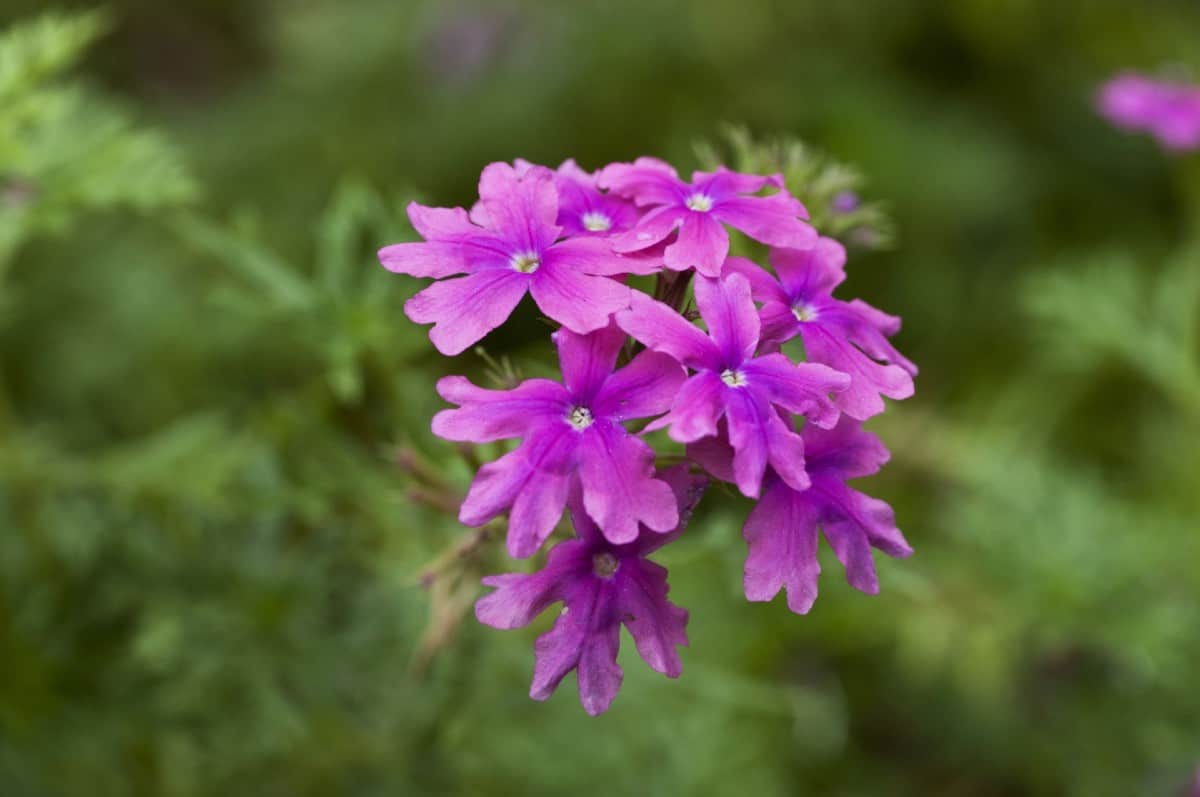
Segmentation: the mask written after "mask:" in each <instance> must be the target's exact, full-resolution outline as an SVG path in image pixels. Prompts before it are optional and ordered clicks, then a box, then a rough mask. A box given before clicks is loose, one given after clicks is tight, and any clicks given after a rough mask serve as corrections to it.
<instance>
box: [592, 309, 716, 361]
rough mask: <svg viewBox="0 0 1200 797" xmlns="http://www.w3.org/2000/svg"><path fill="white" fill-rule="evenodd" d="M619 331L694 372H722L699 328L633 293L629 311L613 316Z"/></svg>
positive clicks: (713, 345) (710, 345)
mask: <svg viewBox="0 0 1200 797" xmlns="http://www.w3.org/2000/svg"><path fill="white" fill-rule="evenodd" d="M616 321H617V324H618V325H619V326H620V327H621V329H623V330H625V331H626V332H627V333H629V334H630V335H632V336H633V337H634V338H635V339H636V340H638V341H639V342H641V343H642V344H644V345H645V346H647V347H648V348H651V349H653V350H654V351H659V352H662V353H663V354H669V355H671V356H672V357H674V358H675V359H676V360H678V361H679V362H681V363H682V364H684V365H686V366H688V367H689V368H694V369H696V370H715V369H720V368H721V355H720V351H719V350H718V349H717V346H716V344H715V343H713V342H712V340H710V339H709V337H708V336H707V335H705V334H704V333H703V332H702V331H701V330H700V329H699V328H697V327H696V326H694V325H692V324H691V323H689V322H688V320H687V319H686V318H684V317H683V316H681V315H680V314H679V313H677V312H675V311H674V310H672V309H671V308H670V307H668V306H667V305H665V304H663V303H662V302H656V301H654V300H653V299H651V298H650V297H649V296H646V295H645V294H644V293H641V292H638V291H635V292H634V293H633V297H632V302H631V305H630V308H629V309H628V310H624V311H621V312H619V313H617V315H616Z"/></svg>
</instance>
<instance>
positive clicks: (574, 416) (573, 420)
mask: <svg viewBox="0 0 1200 797" xmlns="http://www.w3.org/2000/svg"><path fill="white" fill-rule="evenodd" d="M595 422H596V419H595V418H593V417H592V411H591V410H589V409H588V408H587V407H572V408H571V411H570V412H568V413H567V423H569V424H571V426H572V427H573V428H574V429H576V430H577V431H580V432H582V431H583V430H584V429H586V428H588V427H589V426H591V425H592V424H593V423H595Z"/></svg>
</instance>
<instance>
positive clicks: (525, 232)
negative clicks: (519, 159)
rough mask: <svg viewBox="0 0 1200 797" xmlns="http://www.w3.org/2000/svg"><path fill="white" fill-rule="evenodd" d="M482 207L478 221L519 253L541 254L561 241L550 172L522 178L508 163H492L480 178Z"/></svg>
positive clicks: (539, 170)
mask: <svg viewBox="0 0 1200 797" xmlns="http://www.w3.org/2000/svg"><path fill="white" fill-rule="evenodd" d="M479 204H480V206H481V211H480V214H481V215H480V216H479V217H480V218H481V219H486V221H487V222H488V224H489V225H490V226H491V227H492V229H494V230H496V231H497V232H499V233H501V234H502V235H503V236H504V238H505V240H507V241H508V242H509V243H511V244H512V245H513V246H515V247H517V248H518V249H519V250H520V251H530V252H538V253H540V252H542V251H543V250H544V249H546V248H548V247H549V246H550V245H551V244H552V243H554V240H555V239H556V238H557V237H558V233H559V228H558V226H557V225H556V224H555V221H556V220H557V218H558V192H557V191H556V190H555V189H554V177H553V173H552V172H550V170H549V169H546V168H544V167H533V168H530V169H528V170H526V171H524V173H523V174H519V173H518V172H517V170H516V169H514V168H513V167H512V166H510V165H509V164H507V163H502V162H498V163H490V164H488V165H487V166H486V167H484V170H483V173H482V174H481V175H480V176H479ZM477 215H479V214H477Z"/></svg>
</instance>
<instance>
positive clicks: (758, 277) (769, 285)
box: [721, 256, 789, 304]
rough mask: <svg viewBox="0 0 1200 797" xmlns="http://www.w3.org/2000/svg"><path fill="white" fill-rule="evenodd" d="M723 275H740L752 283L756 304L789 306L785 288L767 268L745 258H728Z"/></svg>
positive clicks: (751, 288) (751, 293) (723, 268)
mask: <svg viewBox="0 0 1200 797" xmlns="http://www.w3.org/2000/svg"><path fill="white" fill-rule="evenodd" d="M721 274H723V275H726V276H728V275H729V274H740V275H741V276H743V277H745V278H746V281H747V282H749V283H750V295H751V296H752V297H754V301H756V302H779V303H781V304H788V302H789V300H788V297H787V294H786V293H784V291H783V287H782V286H781V285H780V284H779V281H778V280H776V279H775V277H773V276H772V275H771V274H770V273H769V272H768V271H767V270H766V269H765V268H763V267H762V266H760V265H758V264H757V263H755V262H754V261H753V260H750V259H749V258H745V257H733V256H731V257H727V258H725V265H724V266H723V267H722V269H721Z"/></svg>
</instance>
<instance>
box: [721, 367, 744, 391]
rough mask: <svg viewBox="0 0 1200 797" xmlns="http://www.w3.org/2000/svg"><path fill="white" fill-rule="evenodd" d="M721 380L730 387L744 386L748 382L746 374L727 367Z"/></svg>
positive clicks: (722, 373)
mask: <svg viewBox="0 0 1200 797" xmlns="http://www.w3.org/2000/svg"><path fill="white" fill-rule="evenodd" d="M721 381H722V382H724V383H725V384H727V385H729V386H730V387H742V386H743V385H745V384H746V375H745V374H744V373H742V372H741V371H735V370H733V369H732V368H726V369H725V370H724V371H722V372H721Z"/></svg>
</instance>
